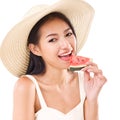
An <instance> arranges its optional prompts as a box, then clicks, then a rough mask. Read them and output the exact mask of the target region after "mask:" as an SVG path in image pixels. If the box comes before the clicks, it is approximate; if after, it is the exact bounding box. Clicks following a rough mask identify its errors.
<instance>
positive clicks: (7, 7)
mask: <svg viewBox="0 0 120 120" xmlns="http://www.w3.org/2000/svg"><path fill="white" fill-rule="evenodd" d="M55 1H57V0H4V1H2V2H1V3H0V44H1V42H2V40H3V38H4V36H5V34H6V33H7V32H8V31H9V29H10V28H11V27H12V26H13V25H14V24H15V23H17V22H18V21H19V20H20V19H21V18H22V17H23V15H24V14H25V12H27V11H28V9H29V8H31V7H32V6H33V5H36V4H39V3H53V2H55ZM73 1H74V0H73ZM87 1H88V2H89V3H90V4H91V5H92V6H93V7H94V9H95V17H94V20H93V23H92V28H91V31H90V34H89V37H88V41H87V42H86V44H85V46H84V47H83V49H82V50H81V52H80V54H81V55H84V56H89V57H92V58H93V60H94V62H96V63H97V64H98V65H99V67H100V68H101V69H102V70H103V73H104V74H105V76H106V77H107V79H108V81H107V83H106V84H105V86H104V87H103V89H102V91H101V93H100V96H99V116H100V120H120V111H119V109H120V93H119V91H120V85H119V81H120V74H119V72H120V70H119V69H120V53H119V51H120V43H118V42H119V41H120V4H119V0H87ZM16 80H17V78H15V77H14V76H12V75H11V74H10V73H9V72H8V71H7V70H6V68H4V66H3V64H2V63H1V61H0V120H12V106H13V99H12V97H13V86H14V84H15V82H16Z"/></svg>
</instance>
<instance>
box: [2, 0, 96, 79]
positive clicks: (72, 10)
mask: <svg viewBox="0 0 120 120" xmlns="http://www.w3.org/2000/svg"><path fill="white" fill-rule="evenodd" d="M40 7H41V6H37V7H36V8H37V9H36V10H35V11H33V12H32V13H31V14H30V15H29V16H26V17H25V18H24V19H23V20H22V21H21V22H19V23H18V24H16V25H15V26H14V27H13V28H12V29H11V30H10V31H9V32H8V34H7V35H6V37H5V39H4V40H3V43H2V45H1V50H0V55H1V60H2V62H3V64H4V65H5V66H6V68H7V69H8V70H9V71H10V72H11V73H12V74H13V75H15V76H17V77H20V76H21V75H24V74H25V73H26V70H27V67H28V63H29V50H28V48H27V38H28V35H29V33H30V30H31V29H32V27H33V26H34V25H35V23H36V22H37V21H38V20H40V19H41V18H42V17H44V16H45V15H47V14H49V13H51V12H61V13H63V14H64V15H65V16H66V17H67V18H68V19H69V20H70V22H71V23H72V25H73V28H74V30H75V33H76V36H77V52H79V50H80V49H81V48H82V47H83V45H84V43H85V41H86V39H87V36H88V32H89V29H90V25H91V21H92V18H93V15H94V9H93V8H92V7H91V6H90V5H89V4H88V3H86V2H84V1H82V0H75V1H73V0H61V1H58V2H57V3H55V4H53V5H50V6H48V5H47V6H46V7H44V8H43V9H42V11H43V12H41V8H40Z"/></svg>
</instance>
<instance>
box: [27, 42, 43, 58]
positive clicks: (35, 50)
mask: <svg viewBox="0 0 120 120" xmlns="http://www.w3.org/2000/svg"><path fill="white" fill-rule="evenodd" d="M28 47H29V49H30V51H31V52H32V53H33V54H35V55H37V56H41V54H40V53H41V52H40V48H39V46H37V45H34V44H32V43H30V44H29V46H28Z"/></svg>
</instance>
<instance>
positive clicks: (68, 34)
mask: <svg viewBox="0 0 120 120" xmlns="http://www.w3.org/2000/svg"><path fill="white" fill-rule="evenodd" d="M72 35H73V33H72V32H68V33H67V34H66V35H65V36H66V37H69V36H72Z"/></svg>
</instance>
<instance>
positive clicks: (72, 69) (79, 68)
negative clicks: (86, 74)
mask: <svg viewBox="0 0 120 120" xmlns="http://www.w3.org/2000/svg"><path fill="white" fill-rule="evenodd" d="M84 67H86V65H84V66H81V67H80V66H79V67H78V66H77V67H75V66H73V67H72V66H70V68H69V69H70V71H79V70H81V69H83V68H84Z"/></svg>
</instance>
